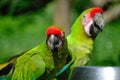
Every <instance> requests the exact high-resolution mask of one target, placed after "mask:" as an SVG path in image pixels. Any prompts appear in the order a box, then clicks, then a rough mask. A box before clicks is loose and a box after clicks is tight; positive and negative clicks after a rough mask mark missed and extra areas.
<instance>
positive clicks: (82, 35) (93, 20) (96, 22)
mask: <svg viewBox="0 0 120 80" xmlns="http://www.w3.org/2000/svg"><path fill="white" fill-rule="evenodd" d="M103 27H104V18H103V10H102V9H101V8H99V7H93V8H90V9H87V10H85V11H84V12H82V13H81V15H80V16H79V17H78V18H77V19H76V20H75V22H74V24H73V25H72V27H71V32H70V34H69V35H68V36H67V41H68V48H69V50H71V55H72V58H75V60H74V62H73V64H72V65H71V66H70V68H69V69H68V70H67V71H65V72H64V73H63V74H61V75H60V76H59V77H58V79H59V80H62V79H64V80H66V79H67V80H70V77H71V75H72V71H73V69H74V68H75V67H77V66H85V65H86V64H87V63H88V61H89V59H90V55H91V51H92V50H93V42H94V39H95V38H96V36H97V34H98V33H99V32H100V31H102V30H103ZM68 74H69V75H68ZM63 76H64V77H63ZM68 76H69V79H68ZM62 77H63V78H62Z"/></svg>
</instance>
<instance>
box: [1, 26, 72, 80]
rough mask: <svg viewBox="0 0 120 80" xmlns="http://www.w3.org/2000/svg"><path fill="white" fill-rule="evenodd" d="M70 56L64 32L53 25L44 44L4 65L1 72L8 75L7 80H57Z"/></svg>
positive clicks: (47, 31)
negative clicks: (57, 75)
mask: <svg viewBox="0 0 120 80" xmlns="http://www.w3.org/2000/svg"><path fill="white" fill-rule="evenodd" d="M69 55H70V51H69V50H68V47H67V40H66V37H65V33H64V31H63V30H62V29H61V28H59V27H57V26H54V25H53V26H50V27H48V28H47V30H46V40H45V41H43V43H41V44H40V45H38V46H36V47H35V48H33V49H31V50H28V51H26V52H23V53H22V54H20V55H18V56H15V57H13V58H11V59H10V60H9V61H8V62H6V63H4V65H3V64H2V67H0V72H1V73H3V74H4V75H5V74H7V75H6V77H7V80H56V79H55V77H56V73H57V72H59V71H60V70H61V68H62V67H63V66H64V65H65V64H66V63H67V61H68V60H69V59H68V56H69ZM0 66H1V65H0ZM8 67H10V69H9V70H7V69H6V68H8ZM5 70H7V71H6V72H7V73H4V71H5ZM1 75H2V74H0V76H1Z"/></svg>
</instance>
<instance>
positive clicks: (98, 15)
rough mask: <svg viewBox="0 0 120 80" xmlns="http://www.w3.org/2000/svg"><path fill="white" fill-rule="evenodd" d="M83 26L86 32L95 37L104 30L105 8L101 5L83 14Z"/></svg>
mask: <svg viewBox="0 0 120 80" xmlns="http://www.w3.org/2000/svg"><path fill="white" fill-rule="evenodd" d="M81 19H82V26H83V28H84V31H85V33H86V34H87V35H88V36H90V37H92V39H94V38H95V37H96V36H97V34H98V33H99V32H100V31H102V30H103V27H104V18H103V10H102V9H101V8H99V7H95V8H91V9H89V10H87V11H86V12H85V13H83V15H82V18H81Z"/></svg>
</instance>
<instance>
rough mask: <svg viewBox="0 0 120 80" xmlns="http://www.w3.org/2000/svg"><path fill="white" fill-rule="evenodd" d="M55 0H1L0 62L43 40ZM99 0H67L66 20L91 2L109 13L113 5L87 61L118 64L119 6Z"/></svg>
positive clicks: (53, 13)
mask: <svg viewBox="0 0 120 80" xmlns="http://www.w3.org/2000/svg"><path fill="white" fill-rule="evenodd" d="M56 1H58V2H59V1H60V0H0V63H3V62H5V61H7V60H8V59H9V58H10V57H11V56H13V55H16V54H19V53H21V52H24V51H26V50H29V49H31V48H33V47H35V46H36V45H38V44H40V43H41V42H42V41H43V40H45V29H46V28H47V27H48V26H50V25H52V24H54V15H55V14H56V12H55V9H56V6H55V5H57V4H56V3H55V2H56ZM61 1H65V0H61ZM66 1H67V0H66ZM101 1H104V5H103V4H102V5H101V4H100V3H101V2H96V0H88V1H86V0H68V4H69V11H70V12H69V13H70V16H69V17H70V23H69V24H70V26H71V25H72V23H73V22H74V20H75V19H76V18H77V17H78V16H79V15H80V13H81V12H82V11H84V10H85V9H87V8H90V7H93V6H100V7H102V8H103V10H104V11H105V12H106V14H107V15H108V16H111V14H112V13H110V12H113V11H112V10H114V9H115V10H116V11H117V12H114V14H112V18H107V17H106V15H105V17H106V18H105V20H106V24H105V28H104V30H103V32H102V33H100V34H99V35H98V36H97V38H96V39H95V42H94V50H93V52H92V56H91V60H90V62H89V65H95V66H119V65H120V47H119V45H120V7H119V8H117V7H118V6H119V5H120V1H119V0H113V1H112V0H101ZM61 5H62V4H61ZM116 6H117V7H116ZM107 12H108V13H107ZM116 13H118V14H116ZM114 16H115V17H114ZM68 27H69V26H68ZM65 31H68V30H65Z"/></svg>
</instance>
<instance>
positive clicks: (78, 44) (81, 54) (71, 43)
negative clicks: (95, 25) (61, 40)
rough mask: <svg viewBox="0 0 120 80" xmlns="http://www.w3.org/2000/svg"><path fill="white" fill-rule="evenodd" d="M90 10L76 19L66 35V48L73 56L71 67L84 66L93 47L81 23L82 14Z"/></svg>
mask: <svg viewBox="0 0 120 80" xmlns="http://www.w3.org/2000/svg"><path fill="white" fill-rule="evenodd" d="M90 10H91V9H88V10H86V11H85V12H83V13H82V14H81V15H80V16H79V17H78V18H77V19H76V21H75V23H74V24H73V25H72V27H71V33H70V35H69V36H68V37H67V40H68V48H69V49H70V50H71V52H72V56H73V57H75V61H74V63H73V65H72V67H75V66H84V65H85V64H86V63H87V62H88V60H89V55H91V51H92V49H93V40H92V38H91V37H89V36H88V35H86V33H85V32H84V29H83V26H82V23H81V20H82V17H83V15H84V14H86V13H87V12H89V11H90Z"/></svg>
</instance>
